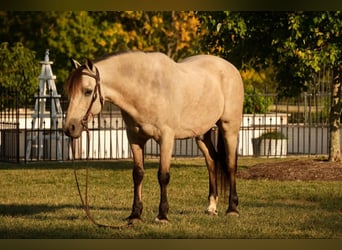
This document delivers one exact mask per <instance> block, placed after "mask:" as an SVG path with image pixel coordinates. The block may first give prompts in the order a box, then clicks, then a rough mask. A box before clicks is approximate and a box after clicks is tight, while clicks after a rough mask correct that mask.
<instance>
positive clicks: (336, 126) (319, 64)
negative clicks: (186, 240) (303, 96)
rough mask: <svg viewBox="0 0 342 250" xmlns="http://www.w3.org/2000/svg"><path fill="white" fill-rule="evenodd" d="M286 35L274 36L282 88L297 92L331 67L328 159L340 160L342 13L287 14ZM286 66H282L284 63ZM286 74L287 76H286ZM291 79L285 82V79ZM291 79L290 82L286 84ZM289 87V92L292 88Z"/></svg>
mask: <svg viewBox="0 0 342 250" xmlns="http://www.w3.org/2000/svg"><path fill="white" fill-rule="evenodd" d="M287 20H288V23H287V27H288V31H289V33H288V36H287V37H285V38H282V39H281V40H280V39H277V40H274V43H273V44H274V45H276V46H277V52H278V53H277V54H276V58H277V59H278V60H277V62H278V68H279V74H278V76H279V77H278V79H279V82H280V83H281V84H282V85H281V86H282V88H283V89H284V90H289V89H292V91H295V92H300V91H301V90H303V89H306V88H307V87H308V86H307V83H308V82H310V80H312V78H313V77H314V74H315V73H317V72H319V71H320V70H322V68H323V67H328V68H330V69H331V70H332V71H333V75H334V81H333V82H332V84H331V109H330V119H329V120H330V133H329V160H330V161H339V160H341V145H340V117H341V109H342V106H341V101H342V100H341V80H340V79H341V71H342V70H341V68H342V39H341V34H342V13H341V12H340V11H335V12H309V13H306V12H303V13H297V12H296V13H289V14H288V19H287ZM284 66H285V67H284ZM285 76H288V77H285ZM289 76H290V77H291V78H292V79H291V81H288V82H287V85H285V84H284V80H288V78H289ZM289 83H292V84H289ZM292 91H290V92H292Z"/></svg>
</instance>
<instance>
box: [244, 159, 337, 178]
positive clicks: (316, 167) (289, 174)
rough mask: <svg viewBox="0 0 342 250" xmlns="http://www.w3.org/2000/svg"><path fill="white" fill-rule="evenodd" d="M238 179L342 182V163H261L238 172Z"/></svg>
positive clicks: (292, 161) (317, 161) (308, 161)
mask: <svg viewBox="0 0 342 250" xmlns="http://www.w3.org/2000/svg"><path fill="white" fill-rule="evenodd" d="M237 177H238V178H242V179H251V180H258V179H269V180H280V181H342V163H341V162H327V161H321V160H312V159H308V160H289V161H282V162H273V163H259V164H256V165H254V166H252V167H250V168H248V169H240V170H238V172H237Z"/></svg>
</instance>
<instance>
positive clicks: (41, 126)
mask: <svg viewBox="0 0 342 250" xmlns="http://www.w3.org/2000/svg"><path fill="white" fill-rule="evenodd" d="M40 63H41V64H42V70H41V73H40V76H39V93H38V95H35V96H34V97H35V106H34V113H33V115H32V129H31V134H30V135H29V136H28V143H27V147H26V159H27V160H28V159H38V160H40V159H42V158H43V156H44V152H45V155H50V152H52V151H55V150H57V151H55V152H56V158H57V160H62V147H61V141H62V135H61V133H62V132H61V131H60V130H59V129H58V128H61V127H62V116H63V113H62V108H61V104H60V98H61V96H60V95H58V93H57V88H56V84H55V79H56V76H55V75H53V73H52V68H51V64H53V62H52V61H50V60H49V50H46V52H45V59H44V61H41V62H40ZM48 101H50V105H47V103H48ZM44 147H45V148H44ZM46 147H47V148H46ZM53 148H55V150H52V149H53ZM32 149H33V150H32Z"/></svg>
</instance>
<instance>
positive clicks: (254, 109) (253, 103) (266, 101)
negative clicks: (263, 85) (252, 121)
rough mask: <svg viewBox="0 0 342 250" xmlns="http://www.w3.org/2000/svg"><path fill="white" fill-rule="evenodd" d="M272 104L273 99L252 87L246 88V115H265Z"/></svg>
mask: <svg viewBox="0 0 342 250" xmlns="http://www.w3.org/2000/svg"><path fill="white" fill-rule="evenodd" d="M271 104H272V99H271V98H270V97H268V96H265V94H263V93H261V92H260V91H259V90H258V89H255V88H254V87H252V86H249V85H247V86H245V99H244V104H243V113H244V114H264V113H266V112H267V110H268V107H269V106H270V105H271Z"/></svg>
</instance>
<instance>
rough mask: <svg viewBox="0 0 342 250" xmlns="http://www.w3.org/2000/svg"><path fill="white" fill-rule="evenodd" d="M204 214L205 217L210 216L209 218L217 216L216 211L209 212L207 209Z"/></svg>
mask: <svg viewBox="0 0 342 250" xmlns="http://www.w3.org/2000/svg"><path fill="white" fill-rule="evenodd" d="M205 213H206V214H207V215H210V216H217V215H218V212H217V210H209V209H207V210H205Z"/></svg>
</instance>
